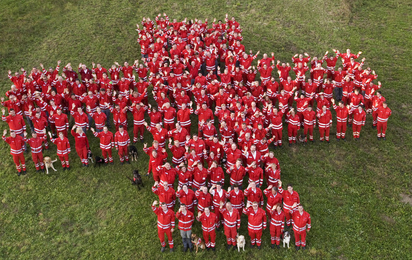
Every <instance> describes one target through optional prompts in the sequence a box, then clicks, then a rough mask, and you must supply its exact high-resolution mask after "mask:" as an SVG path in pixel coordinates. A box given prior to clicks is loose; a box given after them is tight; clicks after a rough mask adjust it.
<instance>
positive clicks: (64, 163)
mask: <svg viewBox="0 0 412 260" xmlns="http://www.w3.org/2000/svg"><path fill="white" fill-rule="evenodd" d="M57 156H58V157H59V159H60V161H61V163H62V167H63V168H65V167H66V168H69V167H70V164H69V154H67V153H66V154H58V155H57Z"/></svg>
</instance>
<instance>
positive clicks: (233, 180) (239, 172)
mask: <svg viewBox="0 0 412 260" xmlns="http://www.w3.org/2000/svg"><path fill="white" fill-rule="evenodd" d="M227 174H228V175H229V176H230V186H232V187H233V186H234V185H235V184H237V185H238V186H239V188H240V189H242V185H243V178H244V177H245V175H246V169H245V167H243V166H242V159H240V158H239V159H237V160H236V164H235V165H232V166H230V168H229V169H228V170H227Z"/></svg>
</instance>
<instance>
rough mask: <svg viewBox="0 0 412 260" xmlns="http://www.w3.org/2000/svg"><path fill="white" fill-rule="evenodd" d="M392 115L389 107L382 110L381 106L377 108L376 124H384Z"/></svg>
mask: <svg viewBox="0 0 412 260" xmlns="http://www.w3.org/2000/svg"><path fill="white" fill-rule="evenodd" d="M391 115H392V110H391V109H390V108H389V107H386V108H384V107H383V106H381V107H379V108H378V122H379V123H386V122H388V119H389V117H390V116H391Z"/></svg>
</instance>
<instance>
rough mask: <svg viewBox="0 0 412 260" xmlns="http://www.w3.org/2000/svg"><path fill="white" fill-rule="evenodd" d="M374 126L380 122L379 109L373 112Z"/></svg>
mask: <svg viewBox="0 0 412 260" xmlns="http://www.w3.org/2000/svg"><path fill="white" fill-rule="evenodd" d="M372 118H373V126H376V125H377V124H378V110H376V111H373V112H372Z"/></svg>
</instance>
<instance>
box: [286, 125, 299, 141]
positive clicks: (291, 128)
mask: <svg viewBox="0 0 412 260" xmlns="http://www.w3.org/2000/svg"><path fill="white" fill-rule="evenodd" d="M297 135H298V127H297V126H295V125H292V124H289V125H288V137H289V143H290V144H291V143H292V142H293V143H296V136H297Z"/></svg>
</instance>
